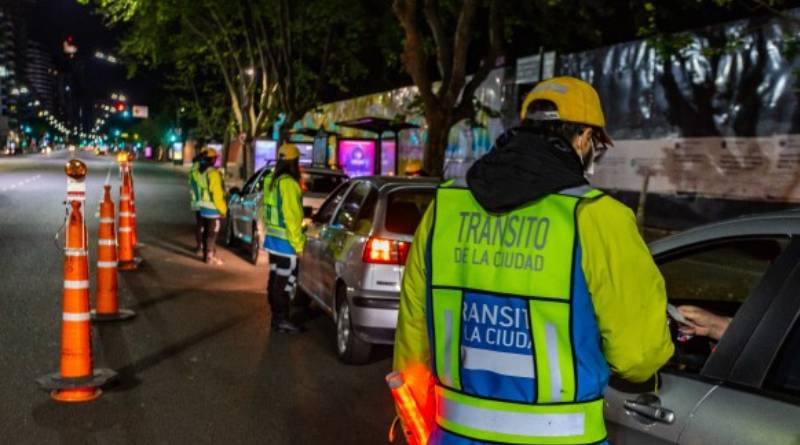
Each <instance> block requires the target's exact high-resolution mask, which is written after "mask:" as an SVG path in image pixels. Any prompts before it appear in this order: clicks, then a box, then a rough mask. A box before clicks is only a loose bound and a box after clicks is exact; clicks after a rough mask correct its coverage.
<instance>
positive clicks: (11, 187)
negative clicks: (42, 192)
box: [0, 175, 42, 192]
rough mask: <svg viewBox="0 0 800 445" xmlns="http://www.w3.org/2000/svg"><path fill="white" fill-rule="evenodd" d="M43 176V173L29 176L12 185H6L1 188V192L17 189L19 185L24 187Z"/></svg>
mask: <svg viewBox="0 0 800 445" xmlns="http://www.w3.org/2000/svg"><path fill="white" fill-rule="evenodd" d="M41 177H42V175H36V176H31V177H29V178H27V179H25V180H23V181H19V182H17V183H16V184H11V185H8V186H5V187H3V188H0V192H7V191H9V190H15V189H16V188H17V187H22V186H24V185H27V184H29V183H31V182H33V181H36V180H37V179H39V178H41Z"/></svg>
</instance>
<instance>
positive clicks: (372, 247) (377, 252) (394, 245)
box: [362, 237, 411, 266]
mask: <svg viewBox="0 0 800 445" xmlns="http://www.w3.org/2000/svg"><path fill="white" fill-rule="evenodd" d="M410 247H411V243H407V242H405V241H395V240H390V239H385V238H375V237H372V238H370V239H369V240H368V241H367V245H366V246H365V247H364V255H363V258H362V259H363V261H364V262H365V263H369V264H397V265H401V266H402V265H404V264H406V259H407V258H408V250H409V248H410Z"/></svg>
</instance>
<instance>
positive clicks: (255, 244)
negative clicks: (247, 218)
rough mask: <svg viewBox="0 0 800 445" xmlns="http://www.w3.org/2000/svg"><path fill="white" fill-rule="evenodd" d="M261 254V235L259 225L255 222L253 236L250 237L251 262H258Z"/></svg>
mask: <svg viewBox="0 0 800 445" xmlns="http://www.w3.org/2000/svg"><path fill="white" fill-rule="evenodd" d="M260 254H261V237H260V236H258V225H257V224H253V236H251V237H250V262H251V263H253V264H258V256H259V255H260Z"/></svg>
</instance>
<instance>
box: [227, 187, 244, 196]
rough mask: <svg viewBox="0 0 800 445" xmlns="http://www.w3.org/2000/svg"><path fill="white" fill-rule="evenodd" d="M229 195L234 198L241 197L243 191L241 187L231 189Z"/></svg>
mask: <svg viewBox="0 0 800 445" xmlns="http://www.w3.org/2000/svg"><path fill="white" fill-rule="evenodd" d="M228 193H229V194H230V195H231V196H233V195H241V194H242V190H241V189H240V188H239V187H231V189H230V190H228Z"/></svg>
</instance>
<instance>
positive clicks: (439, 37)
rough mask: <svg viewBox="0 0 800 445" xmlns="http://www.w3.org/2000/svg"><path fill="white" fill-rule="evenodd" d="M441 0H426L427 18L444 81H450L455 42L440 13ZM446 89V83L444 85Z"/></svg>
mask: <svg viewBox="0 0 800 445" xmlns="http://www.w3.org/2000/svg"><path fill="white" fill-rule="evenodd" d="M439 9H440V8H439V0H425V6H424V7H423V10H424V11H425V18H426V19H427V21H428V26H429V27H430V28H431V32H432V33H433V39H434V42H435V43H436V62H437V65H438V67H439V76H441V78H442V82H448V83H449V77H450V70H451V69H452V67H453V42H452V40H451V39H450V37H449V35H448V34H447V32H446V31H445V29H444V25H443V24H442V17H441V16H440V15H439ZM442 87H443V88H445V89H446V87H445V85H444V84H443V85H442Z"/></svg>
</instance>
